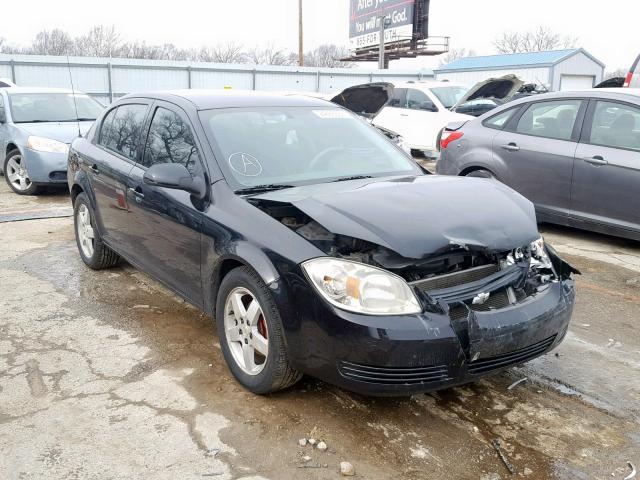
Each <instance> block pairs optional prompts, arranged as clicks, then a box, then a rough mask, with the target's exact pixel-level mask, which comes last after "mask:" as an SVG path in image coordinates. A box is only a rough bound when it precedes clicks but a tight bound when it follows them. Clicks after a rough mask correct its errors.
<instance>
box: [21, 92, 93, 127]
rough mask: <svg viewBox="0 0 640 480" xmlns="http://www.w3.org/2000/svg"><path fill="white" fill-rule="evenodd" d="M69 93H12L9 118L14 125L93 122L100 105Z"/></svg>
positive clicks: (81, 95)
mask: <svg viewBox="0 0 640 480" xmlns="http://www.w3.org/2000/svg"><path fill="white" fill-rule="evenodd" d="M73 97H74V95H73V94H71V93H12V94H10V95H9V103H10V104H11V117H12V119H13V122H14V123H29V122H75V121H77V120H95V119H96V118H98V115H100V113H101V112H102V110H103V107H102V105H100V104H99V103H98V102H97V101H95V100H94V99H92V98H91V97H89V96H88V95H85V94H78V93H77V94H75V100H76V102H75V103H76V105H77V108H78V115H77V116H76V106H75V105H74V102H73Z"/></svg>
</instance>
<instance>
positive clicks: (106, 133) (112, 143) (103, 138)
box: [98, 104, 147, 161]
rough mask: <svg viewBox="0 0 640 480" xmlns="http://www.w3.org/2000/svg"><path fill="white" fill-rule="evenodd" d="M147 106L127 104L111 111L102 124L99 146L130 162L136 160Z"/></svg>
mask: <svg viewBox="0 0 640 480" xmlns="http://www.w3.org/2000/svg"><path fill="white" fill-rule="evenodd" d="M146 113H147V106H146V105H140V104H125V105H120V106H119V107H117V108H115V109H113V110H111V111H110V112H109V113H108V114H107V115H106V117H105V119H104V121H103V122H102V128H101V130H100V140H99V142H98V143H99V144H100V145H102V146H104V147H105V148H106V149H108V150H111V151H112V152H114V153H117V154H119V155H122V156H123V157H126V158H128V159H130V160H134V161H135V160H136V153H137V151H138V145H139V142H140V133H141V132H142V124H143V123H144V117H145V115H146Z"/></svg>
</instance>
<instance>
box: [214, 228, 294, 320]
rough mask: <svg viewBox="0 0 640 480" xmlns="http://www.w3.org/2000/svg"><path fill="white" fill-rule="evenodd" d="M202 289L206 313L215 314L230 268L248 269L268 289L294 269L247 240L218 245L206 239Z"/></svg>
mask: <svg viewBox="0 0 640 480" xmlns="http://www.w3.org/2000/svg"><path fill="white" fill-rule="evenodd" d="M202 249H203V251H202V258H203V263H202V285H203V290H204V306H205V311H206V312H207V313H209V314H211V315H212V316H213V315H214V314H215V308H216V305H215V304H216V299H217V296H218V289H219V288H220V283H221V281H222V278H223V276H224V274H225V273H226V269H227V268H228V266H229V264H232V265H234V264H235V265H237V264H242V265H246V266H248V267H249V268H251V269H253V270H254V271H255V272H256V273H257V274H258V275H259V276H260V278H261V279H262V281H263V282H264V283H265V284H267V285H273V284H275V283H276V282H277V280H278V279H279V278H280V276H281V272H286V271H289V270H291V269H292V268H294V267H295V265H294V264H292V263H291V262H290V261H288V260H286V259H285V258H282V257H279V256H277V255H276V254H274V253H273V252H268V251H264V250H262V249H260V248H259V247H257V246H256V245H254V244H251V243H249V242H248V241H245V240H238V241H233V242H228V243H224V244H222V245H221V244H220V243H216V242H214V241H213V239H212V238H210V237H207V236H203V242H202Z"/></svg>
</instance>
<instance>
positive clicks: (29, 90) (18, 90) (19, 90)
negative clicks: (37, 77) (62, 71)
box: [2, 87, 84, 94]
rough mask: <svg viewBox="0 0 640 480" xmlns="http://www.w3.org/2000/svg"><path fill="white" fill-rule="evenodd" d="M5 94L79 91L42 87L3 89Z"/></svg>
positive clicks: (77, 91)
mask: <svg viewBox="0 0 640 480" xmlns="http://www.w3.org/2000/svg"><path fill="white" fill-rule="evenodd" d="M2 91H3V92H7V93H74V92H75V93H80V94H84V93H83V92H81V91H79V90H71V89H70V88H44V87H5V88H3V89H2Z"/></svg>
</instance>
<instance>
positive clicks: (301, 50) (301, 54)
mask: <svg viewBox="0 0 640 480" xmlns="http://www.w3.org/2000/svg"><path fill="white" fill-rule="evenodd" d="M298 65H300V66H301V67H303V66H304V46H303V43H302V0H298Z"/></svg>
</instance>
